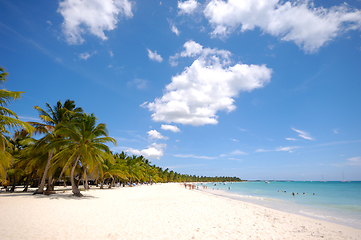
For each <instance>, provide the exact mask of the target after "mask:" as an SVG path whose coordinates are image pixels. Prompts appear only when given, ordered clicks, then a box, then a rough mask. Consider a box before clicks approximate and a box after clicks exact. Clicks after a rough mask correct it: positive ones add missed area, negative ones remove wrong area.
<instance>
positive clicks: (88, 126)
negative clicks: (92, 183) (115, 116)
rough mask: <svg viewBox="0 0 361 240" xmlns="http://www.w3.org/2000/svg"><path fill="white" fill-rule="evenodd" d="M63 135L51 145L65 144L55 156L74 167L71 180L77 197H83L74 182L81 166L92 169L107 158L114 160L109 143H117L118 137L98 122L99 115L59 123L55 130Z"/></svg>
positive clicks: (69, 166)
mask: <svg viewBox="0 0 361 240" xmlns="http://www.w3.org/2000/svg"><path fill="white" fill-rule="evenodd" d="M54 133H55V134H57V135H62V136H64V137H63V138H54V139H53V140H52V141H51V143H50V144H51V145H52V146H53V147H54V148H59V147H62V150H61V151H59V152H58V153H57V154H56V155H55V156H54V158H55V159H57V160H59V161H61V160H64V159H66V161H65V164H64V168H71V172H70V181H71V186H72V191H73V194H74V195H75V196H79V197H81V196H82V194H81V193H80V191H79V189H78V187H77V186H76V184H75V181H74V173H75V169H76V167H77V166H84V168H85V169H86V168H88V169H89V171H90V172H93V171H94V169H95V168H97V167H99V166H101V165H102V164H103V163H104V161H105V160H108V161H110V162H114V158H113V155H112V154H111V152H110V150H109V147H108V146H107V145H105V143H107V142H111V143H113V144H115V145H116V141H115V139H114V138H111V137H108V132H107V129H106V125H105V124H104V123H100V124H96V117H95V116H94V115H93V114H91V115H87V114H83V115H82V118H81V119H78V121H76V122H70V123H64V124H60V125H59V126H57V128H56V129H55V131H54Z"/></svg>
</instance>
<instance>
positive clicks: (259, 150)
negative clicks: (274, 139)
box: [256, 148, 271, 152]
mask: <svg viewBox="0 0 361 240" xmlns="http://www.w3.org/2000/svg"><path fill="white" fill-rule="evenodd" d="M270 151H271V150H265V149H263V148H259V149H257V150H256V152H270Z"/></svg>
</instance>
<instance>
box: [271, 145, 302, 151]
mask: <svg viewBox="0 0 361 240" xmlns="http://www.w3.org/2000/svg"><path fill="white" fill-rule="evenodd" d="M296 148H299V147H298V146H293V147H278V148H276V149H275V151H276V152H280V151H283V152H292V150H293V149H296Z"/></svg>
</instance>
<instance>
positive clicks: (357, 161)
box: [346, 156, 361, 166]
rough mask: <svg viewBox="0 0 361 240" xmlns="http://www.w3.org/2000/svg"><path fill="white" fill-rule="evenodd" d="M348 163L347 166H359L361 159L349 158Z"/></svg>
mask: <svg viewBox="0 0 361 240" xmlns="http://www.w3.org/2000/svg"><path fill="white" fill-rule="evenodd" d="M347 160H348V162H347V163H346V164H347V165H353V166H359V165H361V157H360V156H359V157H353V158H349V159H347Z"/></svg>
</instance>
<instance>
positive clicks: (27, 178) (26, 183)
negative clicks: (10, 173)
mask: <svg viewBox="0 0 361 240" xmlns="http://www.w3.org/2000/svg"><path fill="white" fill-rule="evenodd" d="M29 182H30V175H28V176H27V177H26V182H25V185H24V190H23V192H27V191H28V187H29Z"/></svg>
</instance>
